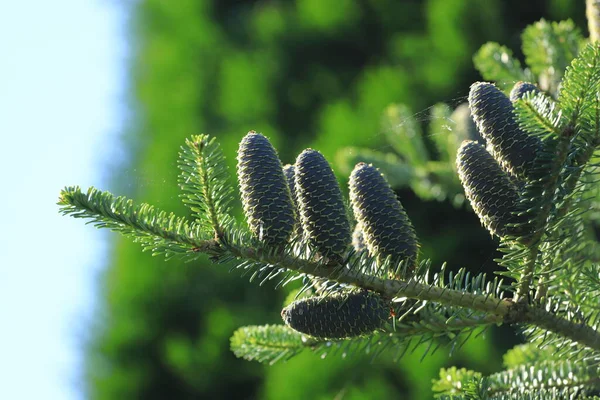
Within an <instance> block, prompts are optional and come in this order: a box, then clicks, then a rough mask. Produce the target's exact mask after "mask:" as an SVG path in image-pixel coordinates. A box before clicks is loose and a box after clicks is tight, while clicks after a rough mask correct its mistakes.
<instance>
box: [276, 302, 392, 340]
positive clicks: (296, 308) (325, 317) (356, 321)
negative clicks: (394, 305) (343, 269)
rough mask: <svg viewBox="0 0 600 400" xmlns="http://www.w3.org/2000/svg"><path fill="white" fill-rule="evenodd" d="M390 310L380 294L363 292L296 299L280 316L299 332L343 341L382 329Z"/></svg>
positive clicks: (388, 304) (388, 303)
mask: <svg viewBox="0 0 600 400" xmlns="http://www.w3.org/2000/svg"><path fill="white" fill-rule="evenodd" d="M390 310H391V307H390V302H388V301H386V300H385V299H383V298H382V297H381V296H380V295H378V294H376V293H371V292H367V291H361V292H353V293H336V294H332V295H329V296H327V297H325V298H322V297H311V298H308V299H301V300H297V301H295V302H293V303H292V304H290V305H289V306H287V307H285V308H284V309H283V310H282V311H281V317H282V318H283V321H284V322H285V323H286V325H288V326H289V327H290V328H292V329H295V330H297V331H298V332H301V333H305V334H307V335H310V336H314V337H317V338H329V339H341V338H346V337H354V336H360V335H365V334H369V333H372V332H374V331H376V330H378V329H381V328H382V327H383V326H384V324H385V323H386V322H387V320H388V319H389V317H390Z"/></svg>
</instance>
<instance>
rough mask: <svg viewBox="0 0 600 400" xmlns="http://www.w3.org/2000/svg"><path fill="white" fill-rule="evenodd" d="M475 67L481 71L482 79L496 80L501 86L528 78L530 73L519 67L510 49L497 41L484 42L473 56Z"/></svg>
mask: <svg viewBox="0 0 600 400" xmlns="http://www.w3.org/2000/svg"><path fill="white" fill-rule="evenodd" d="M473 62H474V63H475V67H476V68H477V69H478V70H479V71H480V72H481V75H482V76H483V79H485V80H488V81H496V82H498V84H499V85H501V86H502V87H506V86H508V87H510V85H512V84H513V83H514V82H517V81H521V80H529V79H530V78H531V74H530V73H529V71H527V70H524V69H523V68H522V67H521V63H520V62H519V60H518V59H516V58H514V57H513V54H512V51H511V50H510V49H509V48H507V47H506V46H501V45H499V44H498V43H493V42H490V43H486V44H484V45H483V46H481V48H480V49H479V51H477V53H476V54H475V56H473Z"/></svg>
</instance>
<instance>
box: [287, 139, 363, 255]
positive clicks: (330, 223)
mask: <svg viewBox="0 0 600 400" xmlns="http://www.w3.org/2000/svg"><path fill="white" fill-rule="evenodd" d="M296 192H297V196H298V206H299V208H300V221H301V222H302V230H303V231H304V233H305V235H306V238H307V239H308V241H309V243H310V244H311V245H312V246H313V247H314V248H315V249H317V250H318V251H319V253H320V254H321V255H323V256H325V257H332V256H341V255H343V253H344V252H345V251H346V249H347V247H348V246H349V245H350V243H351V242H352V237H351V232H350V222H349V221H348V216H347V213H346V206H345V205H344V200H343V198H342V192H341V191H340V187H339V184H338V182H337V179H336V178H335V175H334V174H333V171H332V169H331V167H330V166H329V163H328V162H327V160H326V159H325V157H323V155H322V154H321V153H319V152H318V151H316V150H312V149H307V150H304V151H303V152H302V153H300V155H299V156H298V158H297V159H296Z"/></svg>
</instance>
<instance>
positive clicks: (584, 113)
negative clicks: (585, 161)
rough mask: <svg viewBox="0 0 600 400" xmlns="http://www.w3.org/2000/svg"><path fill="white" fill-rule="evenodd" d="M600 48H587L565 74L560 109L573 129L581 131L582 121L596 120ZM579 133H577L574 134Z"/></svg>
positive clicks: (595, 45) (597, 46)
mask: <svg viewBox="0 0 600 400" xmlns="http://www.w3.org/2000/svg"><path fill="white" fill-rule="evenodd" d="M599 67H600V46H599V45H598V44H597V43H594V44H590V45H588V46H586V47H585V48H584V49H583V50H582V51H581V52H580V54H579V57H577V58H576V59H575V60H574V61H573V63H572V64H571V66H570V67H569V68H568V69H567V72H566V73H565V78H564V80H563V82H562V86H561V90H560V93H559V97H558V100H559V103H560V107H561V109H562V110H563V112H564V113H565V115H566V116H567V118H568V119H569V124H570V126H571V128H572V129H575V128H576V127H579V128H580V129H581V126H582V121H580V119H582V118H584V119H585V118H586V117H588V118H589V119H591V120H592V121H595V119H596V110H595V107H596V105H597V102H596V99H597V97H598V87H599V86H600V68H599ZM590 114H591V115H590ZM573 133H577V132H573Z"/></svg>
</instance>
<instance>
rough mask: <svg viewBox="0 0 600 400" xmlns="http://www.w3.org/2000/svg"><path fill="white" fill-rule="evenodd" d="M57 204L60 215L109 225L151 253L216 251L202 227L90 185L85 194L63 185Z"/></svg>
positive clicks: (186, 255) (99, 225)
mask: <svg viewBox="0 0 600 400" xmlns="http://www.w3.org/2000/svg"><path fill="white" fill-rule="evenodd" d="M58 205H59V206H60V212H61V214H63V215H70V216H72V217H74V218H86V219H89V220H90V223H92V224H94V225H95V226H96V227H97V228H109V229H110V230H113V231H116V232H119V233H121V234H123V235H125V236H128V237H132V238H133V239H134V241H136V242H139V243H141V244H142V246H143V247H144V249H148V250H151V251H152V252H153V254H154V255H156V254H164V255H165V256H166V257H167V258H171V257H172V256H175V255H177V256H183V257H184V258H187V259H190V258H191V259H193V258H196V257H197V256H198V254H199V253H208V254H215V253H216V252H218V251H219V249H218V245H217V244H216V242H214V241H213V240H210V239H209V238H208V237H207V235H206V233H205V232H204V230H203V227H202V226H200V225H197V224H194V223H190V222H188V221H187V220H185V219H184V218H181V217H177V216H175V215H174V214H173V213H170V214H168V213H167V212H165V211H159V210H157V209H156V208H155V207H153V206H151V205H148V204H145V203H142V204H140V205H135V204H134V203H133V201H132V200H129V199H126V198H125V197H114V196H113V195H112V194H111V193H109V192H103V191H100V190H98V189H95V188H93V187H91V188H89V189H88V191H87V193H84V192H82V191H81V189H80V188H79V187H78V186H71V187H66V188H65V189H63V190H62V191H61V193H60V197H59V201H58Z"/></svg>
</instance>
